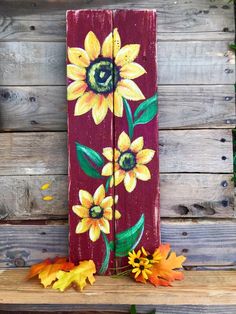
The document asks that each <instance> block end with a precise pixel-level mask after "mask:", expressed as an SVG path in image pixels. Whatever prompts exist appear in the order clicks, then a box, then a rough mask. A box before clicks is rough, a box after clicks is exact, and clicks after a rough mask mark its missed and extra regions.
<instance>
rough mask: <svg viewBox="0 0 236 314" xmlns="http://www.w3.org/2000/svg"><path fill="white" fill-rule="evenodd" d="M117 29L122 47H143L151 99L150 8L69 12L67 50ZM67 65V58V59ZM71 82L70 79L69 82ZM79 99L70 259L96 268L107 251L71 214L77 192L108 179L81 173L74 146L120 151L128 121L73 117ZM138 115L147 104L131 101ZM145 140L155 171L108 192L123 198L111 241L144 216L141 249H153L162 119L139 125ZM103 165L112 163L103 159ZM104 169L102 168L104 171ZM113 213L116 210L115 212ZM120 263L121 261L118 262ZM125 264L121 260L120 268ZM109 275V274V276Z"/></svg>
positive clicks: (142, 83) (71, 141) (73, 132)
mask: <svg viewBox="0 0 236 314" xmlns="http://www.w3.org/2000/svg"><path fill="white" fill-rule="evenodd" d="M115 28H117V29H118V32H119V34H120V38H121V47H123V46H124V45H126V44H139V45H140V51H139V54H138V56H137V58H135V62H136V63H138V64H140V65H141V66H143V67H144V68H145V70H146V72H147V73H146V74H144V75H141V76H140V77H138V78H135V80H134V81H135V83H136V84H137V85H138V86H139V88H140V89H141V91H142V93H143V94H144V96H145V98H146V99H148V98H150V97H152V96H153V95H154V94H155V93H156V91H157V83H156V77H157V73H156V14H155V12H154V11H149V10H145V11H144V10H140V11H135V10H118V11H110V10H79V11H69V12H68V13H67V47H79V48H84V40H85V38H86V35H87V34H88V33H89V32H90V31H92V32H94V33H95V34H96V36H97V38H98V40H99V41H100V43H101V44H102V42H103V41H104V39H105V38H106V37H107V36H108V34H109V33H111V32H112V30H113V29H115ZM67 61H68V63H70V62H69V60H67ZM72 82H73V81H71V80H70V79H69V80H68V84H71V83H72ZM76 101H77V99H75V100H71V101H69V102H68V149H69V218H70V219H69V224H70V259H71V260H72V261H73V262H75V263H77V262H78V261H79V260H84V259H93V260H94V261H95V262H96V265H97V270H99V269H100V267H101V265H102V261H103V259H104V253H105V247H104V241H103V238H102V236H100V238H99V239H98V240H97V241H96V242H92V241H91V239H90V238H89V233H88V232H84V233H81V234H76V233H75V229H76V226H77V225H78V223H79V222H80V221H81V218H80V217H78V215H76V214H75V213H74V212H73V211H72V206H74V205H76V204H79V198H78V192H79V190H81V189H82V190H86V191H88V192H90V193H91V194H93V193H94V192H95V190H96V189H97V188H98V187H99V186H100V185H101V184H104V185H105V183H106V180H107V177H105V176H102V177H101V178H92V177H89V176H87V175H86V174H85V173H84V171H82V169H81V167H80V164H79V163H78V160H77V155H76V148H75V142H79V143H80V144H82V145H85V146H88V147H90V148H92V149H93V150H95V151H96V152H98V153H99V154H100V155H101V154H102V152H103V148H105V147H113V148H114V147H117V141H118V138H119V135H120V134H121V133H122V132H123V131H125V132H126V133H127V134H128V131H129V130H128V123H127V118H126V114H125V111H124V113H123V117H116V116H115V115H113V114H112V113H111V112H110V111H109V110H108V113H107V114H106V116H105V118H104V120H103V121H102V122H101V123H99V124H97V125H96V124H95V123H94V121H93V118H92V113H91V111H88V112H87V113H86V114H83V115H80V116H74V109H75V103H76ZM128 102H129V105H130V108H131V111H132V115H134V112H135V110H136V109H137V107H138V106H139V105H140V104H141V103H142V102H143V100H138V101H129V100H128ZM141 136H142V137H143V139H144V149H145V148H148V149H153V150H155V151H156V152H155V155H154V157H153V158H152V159H151V161H150V162H148V164H147V165H146V166H147V167H148V169H149V170H150V172H151V179H150V180H148V181H141V180H137V184H136V187H135V189H134V190H133V191H132V192H131V193H129V192H127V190H126V189H125V187H124V183H123V182H121V183H120V184H119V185H118V186H115V187H114V186H113V187H112V188H109V190H108V192H107V193H106V195H112V196H113V198H114V195H118V196H119V200H118V204H117V205H116V206H115V207H117V209H118V210H119V211H120V213H121V217H120V219H118V220H115V218H114V216H115V215H113V220H112V221H110V222H109V223H110V233H109V234H107V239H108V241H109V242H111V241H115V238H116V237H115V235H116V234H118V233H120V232H123V231H125V230H126V229H128V228H130V227H132V226H134V225H135V224H136V223H137V221H138V220H139V219H140V216H141V215H142V214H144V216H145V224H144V232H143V235H142V238H141V241H140V242H139V244H138V247H140V246H141V245H144V246H145V248H146V249H148V250H152V249H154V248H155V247H157V246H158V245H159V231H160V228H159V174H158V169H159V168H158V165H159V162H158V150H157V149H158V116H157V115H156V116H155V117H154V118H153V119H152V120H151V121H150V122H148V123H146V124H140V125H137V126H135V128H134V134H133V138H132V140H135V139H136V138H138V137H141ZM104 162H105V163H106V162H108V161H107V160H106V158H105V157H104ZM100 170H101V171H102V169H100ZM113 210H114V209H113ZM115 259H116V258H115V256H114V252H113V251H111V255H110V259H109V264H108V268H114V265H115ZM118 261H119V263H118V264H117V263H116V265H118V266H119V265H121V263H120V258H118ZM124 263H127V258H123V262H122V264H124ZM108 273H109V272H108Z"/></svg>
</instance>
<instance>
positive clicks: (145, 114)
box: [133, 94, 158, 126]
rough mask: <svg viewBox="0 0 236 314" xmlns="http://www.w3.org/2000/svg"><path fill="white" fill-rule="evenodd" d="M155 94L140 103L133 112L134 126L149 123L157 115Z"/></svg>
mask: <svg viewBox="0 0 236 314" xmlns="http://www.w3.org/2000/svg"><path fill="white" fill-rule="evenodd" d="M157 111H158V106H157V94H155V95H154V96H152V97H150V98H148V99H146V100H145V101H144V102H142V103H141V104H140V105H139V106H138V108H137V109H136V110H135V112H134V123H133V124H134V126H135V125H138V124H145V123H148V122H150V121H151V120H152V119H153V118H154V117H155V115H156V114H157Z"/></svg>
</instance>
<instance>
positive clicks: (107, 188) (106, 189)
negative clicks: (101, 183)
mask: <svg viewBox="0 0 236 314" xmlns="http://www.w3.org/2000/svg"><path fill="white" fill-rule="evenodd" d="M111 179H112V176H110V177H108V179H107V182H106V185H105V191H106V192H108V190H109V186H110V182H111Z"/></svg>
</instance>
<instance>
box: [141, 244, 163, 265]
mask: <svg viewBox="0 0 236 314" xmlns="http://www.w3.org/2000/svg"><path fill="white" fill-rule="evenodd" d="M141 250H142V253H143V256H144V257H145V258H146V259H147V260H148V261H149V263H151V264H155V263H159V262H160V260H161V258H162V255H161V252H160V250H159V249H156V250H155V251H154V253H153V254H150V253H149V252H147V251H146V250H145V248H144V247H143V246H142V248H141Z"/></svg>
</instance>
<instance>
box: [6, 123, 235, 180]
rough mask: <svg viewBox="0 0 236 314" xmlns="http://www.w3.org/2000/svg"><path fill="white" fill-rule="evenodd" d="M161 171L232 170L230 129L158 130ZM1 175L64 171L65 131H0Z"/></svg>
mask: <svg viewBox="0 0 236 314" xmlns="http://www.w3.org/2000/svg"><path fill="white" fill-rule="evenodd" d="M159 133H160V139H159V147H160V171H161V172H206V173H210V172H212V173H231V172H232V171H233V169H232V157H233V156H232V132H231V130H225V129H222V130H220V129H218V130H186V131H183V130H176V131H160V132H159ZM0 142H1V147H0V175H26V174H28V175H35V174H66V173H67V162H66V161H67V152H66V133H64V132H57V133H54V132H52V133H51V132H44V133H40V132H37V133H33V132H32V133H28V132H27V133H1V134H0Z"/></svg>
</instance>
